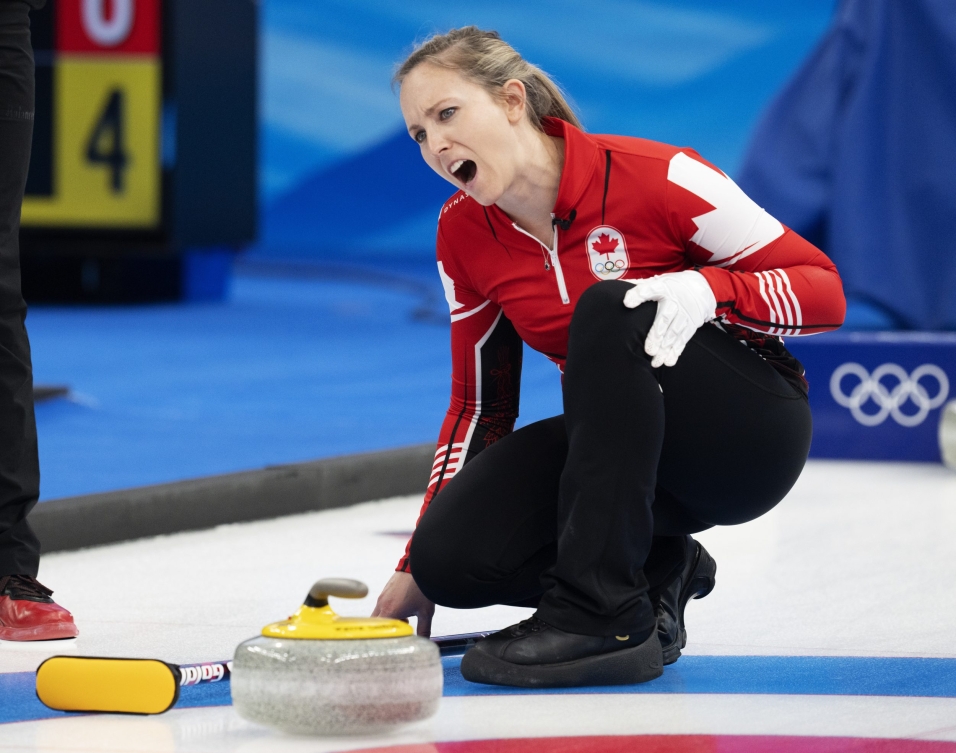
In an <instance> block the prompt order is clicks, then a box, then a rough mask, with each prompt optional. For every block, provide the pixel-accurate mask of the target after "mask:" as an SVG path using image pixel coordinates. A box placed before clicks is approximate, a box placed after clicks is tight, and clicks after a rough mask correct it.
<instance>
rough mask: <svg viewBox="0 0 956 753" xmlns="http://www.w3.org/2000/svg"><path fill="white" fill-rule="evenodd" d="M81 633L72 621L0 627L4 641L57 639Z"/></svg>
mask: <svg viewBox="0 0 956 753" xmlns="http://www.w3.org/2000/svg"><path fill="white" fill-rule="evenodd" d="M79 634H80V631H79V630H78V629H77V627H76V625H75V624H74V623H72V622H53V623H50V624H48V625H36V626H35V627H28V628H27V627H23V628H15V627H0V640H2V641H56V640H63V639H64V638H75V637H76V636H78V635H79Z"/></svg>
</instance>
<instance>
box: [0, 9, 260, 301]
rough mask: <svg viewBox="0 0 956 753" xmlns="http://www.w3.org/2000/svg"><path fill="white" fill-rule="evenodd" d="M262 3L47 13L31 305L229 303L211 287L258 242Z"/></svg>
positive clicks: (26, 243) (25, 254) (31, 196)
mask: <svg viewBox="0 0 956 753" xmlns="http://www.w3.org/2000/svg"><path fill="white" fill-rule="evenodd" d="M4 1H5V0H0V3H3V2H4ZM258 5H259V2H258V0H47V3H46V5H45V6H44V7H43V8H42V9H39V10H34V11H32V12H31V14H30V20H31V31H32V39H33V48H34V53H35V57H36V94H37V99H36V114H35V119H34V123H33V151H32V153H31V157H30V171H29V174H28V176H27V186H26V195H25V197H24V200H23V211H22V219H21V232H20V260H21V270H22V278H23V291H24V295H25V296H26V298H27V300H28V301H31V302H34V301H43V300H46V301H77V302H83V301H91V302H93V301H103V302H105V301H135V300H170V299H176V298H177V297H189V296H190V295H192V294H191V293H190V292H189V291H190V290H198V289H203V290H205V289H213V288H216V289H222V285H220V284H219V283H216V285H212V283H211V280H212V277H209V275H219V276H220V278H221V276H222V275H223V274H226V271H224V270H227V269H228V264H227V263H226V262H222V261H221V259H223V258H226V259H227V260H228V257H229V256H230V255H231V253H232V252H233V251H235V250H237V249H239V248H242V247H243V246H245V245H246V244H248V243H249V242H251V241H252V240H254V239H255V235H256V218H257V214H258V213H257V209H256V176H257V170H256V153H257V148H256V144H257V128H256V92H257V82H256V78H257V70H258V64H257V47H258V43H257V38H258V35H257V27H258ZM216 258H219V259H220V261H216V262H215V263H213V261H214V260H215V259H216ZM197 260H199V261H197ZM197 270H200V271H199V272H197ZM202 270H205V271H202ZM209 270H219V271H216V272H210V271H209ZM196 275H199V277H196ZM203 275H206V277H203ZM207 277H208V279H207ZM200 278H202V279H200ZM220 278H216V279H220ZM220 281H221V280H220ZM217 286H218V287H217Z"/></svg>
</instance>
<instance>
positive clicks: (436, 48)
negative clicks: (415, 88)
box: [392, 26, 581, 131]
mask: <svg viewBox="0 0 956 753" xmlns="http://www.w3.org/2000/svg"><path fill="white" fill-rule="evenodd" d="M421 63H432V64H433V65H439V66H441V67H442V68H451V69H453V70H457V71H460V72H461V74H462V75H463V76H465V77H466V78H469V79H471V80H472V81H474V82H475V83H476V84H479V85H480V86H482V87H484V88H485V89H486V90H487V91H488V92H489V93H490V94H491V95H492V96H493V97H500V96H501V88H502V87H503V86H504V84H505V82H506V81H510V80H511V79H516V80H518V81H520V82H521V83H522V84H524V88H525V91H526V93H527V95H526V96H527V99H526V106H525V107H526V110H527V113H528V117H529V119H530V120H531V123H532V125H534V127H535V128H537V129H538V130H539V131H543V130H544V125H543V123H542V121H543V120H544V118H548V117H550V118H560V119H561V120H566V121H567V122H568V123H571V124H572V125H574V126H576V127H577V128H581V122H580V121H579V120H578V118H577V116H576V115H575V114H574V110H573V109H572V108H571V105H570V104H568V101H567V99H566V97H565V95H564V93H563V92H562V91H561V89H560V87H559V86H558V85H557V84H556V83H554V81H552V80H551V78H550V77H549V76H548V74H547V73H545V72H544V71H542V70H541V69H540V68H538V67H537V66H535V65H532V64H531V63H529V62H528V61H527V60H525V59H524V58H523V57H521V55H520V54H519V53H518V52H517V51H516V50H515V49H514V48H513V47H512V46H511V45H510V44H508V43H507V42H505V41H504V40H503V39H502V38H501V37H500V36H499V35H498V32H497V31H482V30H481V29H479V28H478V27H477V26H463V27H462V28H460V29H452V30H451V31H449V32H448V33H447V34H435V35H434V36H432V37H430V38H429V39H427V40H425V41H424V42H423V43H422V44H420V45H419V46H418V47H416V48H415V50H414V51H413V52H412V54H411V55H409V56H408V57H407V58H406V59H405V62H403V63H402V64H401V65H400V66H399V67H398V70H397V71H396V72H395V75H394V76H393V77H392V83H393V84H397V85H398V86H401V85H402V82H403V81H404V80H405V77H406V76H408V74H409V73H411V72H412V70H413V69H414V68H416V67H417V66H419V65H420V64H421Z"/></svg>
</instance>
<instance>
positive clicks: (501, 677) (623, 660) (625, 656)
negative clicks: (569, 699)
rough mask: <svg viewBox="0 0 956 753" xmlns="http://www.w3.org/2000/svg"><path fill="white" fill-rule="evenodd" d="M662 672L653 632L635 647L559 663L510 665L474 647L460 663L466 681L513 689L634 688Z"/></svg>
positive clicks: (662, 665) (659, 647) (659, 646)
mask: <svg viewBox="0 0 956 753" xmlns="http://www.w3.org/2000/svg"><path fill="white" fill-rule="evenodd" d="M663 672H664V660H663V656H662V654H661V642H660V640H659V639H658V637H657V631H656V630H655V631H653V632H652V633H651V635H650V637H649V638H648V639H647V640H646V641H644V642H643V643H642V644H640V645H639V646H634V647H633V648H625V649H621V650H620V651H612V652H610V653H607V654H598V655H597V656H588V657H585V658H583V659H575V660H574V661H569V662H561V663H559V664H513V663H511V662H508V661H505V660H504V659H499V658H497V657H495V656H492V655H491V654H487V653H485V652H484V651H480V650H479V649H478V648H477V647H476V648H473V649H471V650H470V651H468V652H467V653H466V654H465V656H464V658H463V659H462V660H461V676H462V677H464V678H465V679H466V680H468V681H469V682H480V683H483V684H486V685H510V686H512V687H516V688H572V687H582V686H588V685H635V684H637V683H641V682H647V681H648V680H653V679H654V678H656V677H660V676H661V674H663Z"/></svg>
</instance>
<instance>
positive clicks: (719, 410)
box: [410, 281, 812, 635]
mask: <svg viewBox="0 0 956 753" xmlns="http://www.w3.org/2000/svg"><path fill="white" fill-rule="evenodd" d="M629 289H630V285H629V284H628V283H625V282H620V281H614V282H603V283H598V284H596V285H593V286H592V287H591V288H589V289H588V290H587V291H586V292H585V293H584V295H583V296H582V297H581V299H580V301H579V302H578V304H577V308H576V309H575V312H574V317H573V319H572V322H571V331H570V339H569V343H568V360H567V365H566V368H565V377H564V410H565V412H564V415H563V416H557V417H555V418H550V419H547V420H545V421H539V422H537V423H535V424H531V425H530V426H526V427H524V428H522V429H519V430H518V431H515V432H514V433H512V434H510V435H508V436H506V437H504V438H503V439H501V440H500V441H498V442H496V443H495V444H493V445H492V446H491V447H489V448H488V449H487V450H484V451H483V452H481V453H480V454H479V455H477V456H476V457H475V458H474V460H472V461H471V462H470V463H468V464H467V465H466V466H465V467H464V468H462V470H461V471H460V472H459V473H458V474H457V476H455V477H454V478H453V479H452V480H451V481H450V482H449V483H448V484H447V486H446V487H445V488H444V489H442V491H441V492H440V493H439V494H438V495H437V497H436V498H435V500H434V501H433V502H432V504H431V505H430V507H429V508H428V510H427V511H426V512H425V515H424V516H423V518H422V520H421V521H420V523H419V525H418V529H417V531H416V532H415V535H414V538H413V540H412V547H411V560H410V561H411V570H412V575H413V576H414V578H415V581H416V583H417V584H418V585H419V587H420V588H421V589H422V591H423V592H424V593H425V595H426V596H428V597H429V598H430V599H432V600H433V601H435V602H436V603H438V604H443V605H446V606H450V607H456V608H473V607H481V606H487V605H490V604H524V605H531V604H535V603H537V606H538V616H539V617H541V618H542V619H543V620H544V621H545V622H547V623H549V624H552V625H554V626H555V627H558V628H561V629H563V630H566V631H569V632H573V633H582V634H589V635H623V634H626V633H639V634H644V633H646V632H649V631H650V630H652V629H653V626H654V624H655V615H654V610H653V609H652V606H651V600H652V598H653V597H654V589H656V588H660V587H662V586H663V585H665V584H666V582H667V581H668V580H669V579H671V578H672V577H673V576H674V575H675V574H676V572H679V569H680V567H681V565H682V558H683V552H684V542H685V540H686V539H685V536H686V534H689V533H694V532H696V531H701V530H704V529H706V528H710V527H711V526H714V525H734V524H737V523H743V522H744V521H747V520H752V519H753V518H756V517H758V516H760V515H763V514H764V513H765V512H767V511H768V510H770V509H771V508H772V507H773V506H774V505H776V504H777V503H778V502H779V501H780V500H781V499H783V497H784V496H785V495H786V494H787V492H788V491H789V490H790V488H791V487H792V486H793V484H794V482H796V480H797V477H798V476H799V475H800V472H801V471H802V470H803V466H804V464H805V462H806V458H807V453H808V452H809V449H810V435H811V431H812V425H811V418H810V409H809V406H808V403H807V401H806V399H805V398H804V396H803V395H802V394H801V393H800V392H798V391H797V390H796V389H794V387H792V386H791V385H790V384H789V383H788V382H787V381H786V380H784V379H783V378H782V377H781V376H780V374H778V373H777V371H776V370H775V369H774V368H773V367H771V366H770V365H769V364H768V363H767V362H766V361H765V360H763V359H762V358H761V357H760V356H758V355H757V354H755V353H754V352H753V351H752V350H750V349H749V348H747V347H746V346H744V345H743V344H741V343H740V342H738V341H737V340H735V339H734V338H733V337H731V336H730V335H728V334H727V333H725V332H723V331H722V330H720V329H719V328H718V327H716V326H712V325H704V326H703V327H701V328H700V330H698V331H697V333H696V334H695V335H694V337H693V339H692V340H691V341H690V343H689V344H688V345H687V348H686V349H685V350H684V353H683V354H682V355H681V357H680V359H678V361H677V364H676V365H675V366H673V367H663V368H659V369H653V368H651V365H650V358H649V357H648V356H647V355H646V354H645V353H644V339H645V338H646V336H647V332H648V330H649V328H650V326H651V323H652V322H653V320H654V315H655V314H656V311H657V305H656V304H654V303H645V304H643V305H642V306H640V307H639V308H637V309H633V310H632V309H627V308H625V307H624V305H623V303H622V301H623V298H624V293H625V292H626V291H627V290H629ZM649 591H650V593H649ZM539 600H540V601H539Z"/></svg>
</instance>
